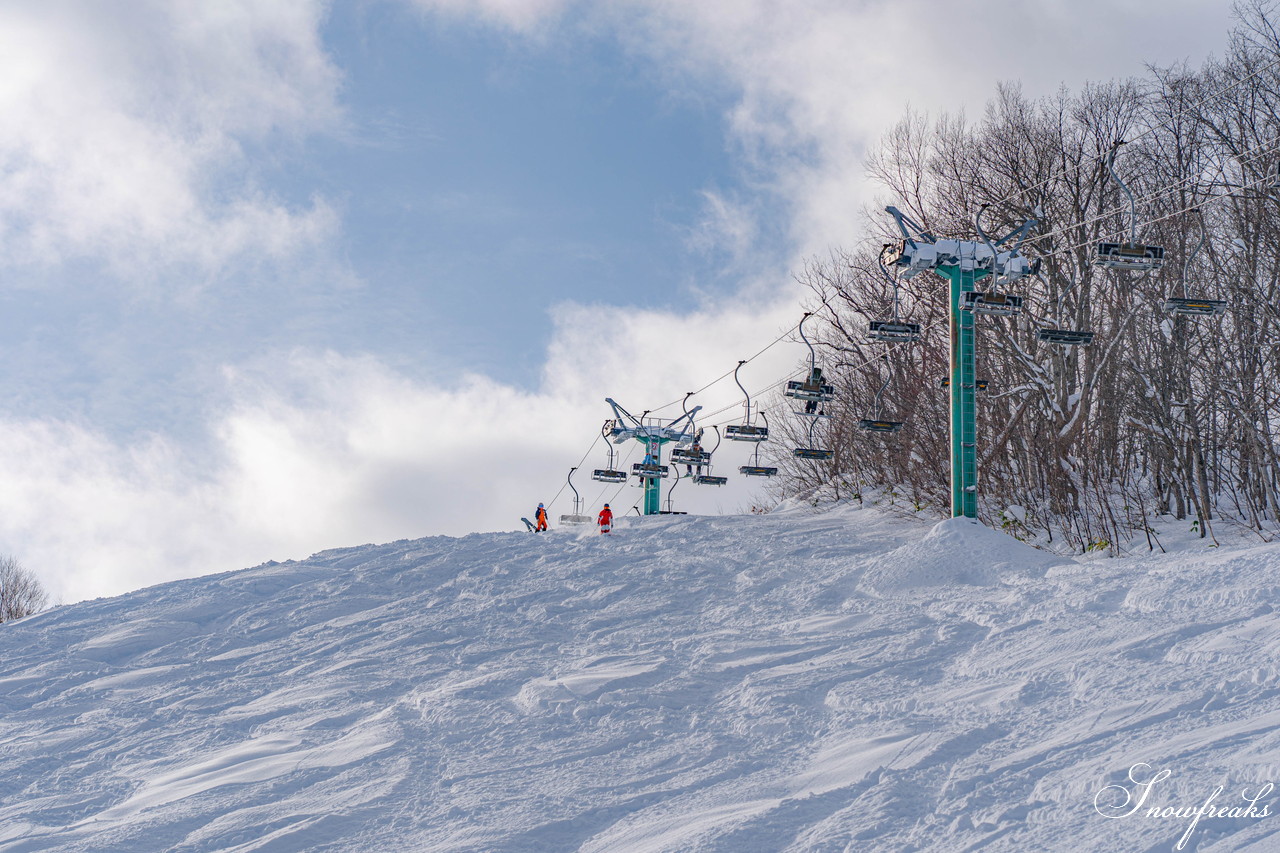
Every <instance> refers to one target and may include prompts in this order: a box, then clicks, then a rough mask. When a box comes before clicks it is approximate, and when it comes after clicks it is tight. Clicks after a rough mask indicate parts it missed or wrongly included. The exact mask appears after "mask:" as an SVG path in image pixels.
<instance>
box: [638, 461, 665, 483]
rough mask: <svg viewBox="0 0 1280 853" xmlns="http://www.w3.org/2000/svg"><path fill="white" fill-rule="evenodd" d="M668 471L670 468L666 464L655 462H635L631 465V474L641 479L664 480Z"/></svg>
mask: <svg viewBox="0 0 1280 853" xmlns="http://www.w3.org/2000/svg"><path fill="white" fill-rule="evenodd" d="M670 473H671V469H670V468H669V467H668V466H666V465H659V464H657V463H655V462H635V463H632V465H631V474H632V476H635V477H639V478H640V479H642V480H664V479H666V478H667V476H668V475H669V474H670Z"/></svg>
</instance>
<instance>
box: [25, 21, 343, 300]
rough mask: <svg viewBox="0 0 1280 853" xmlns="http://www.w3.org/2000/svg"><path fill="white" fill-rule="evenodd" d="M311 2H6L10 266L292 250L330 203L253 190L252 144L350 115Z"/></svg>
mask: <svg viewBox="0 0 1280 853" xmlns="http://www.w3.org/2000/svg"><path fill="white" fill-rule="evenodd" d="M323 11H324V4H323V3H320V2H318V0H317V2H309V0H289V1H288V2H286V0H224V2H218V3H206V2H199V0H182V2H172V1H171V0H139V2H134V3H128V4H103V3H95V2H92V0H80V2H65V3H45V4H38V3H25V4H12V3H11V4H5V5H4V6H3V7H0V112H2V113H3V114H4V116H5V121H4V122H3V124H0V241H2V243H3V245H4V246H5V247H6V253H7V255H8V260H9V261H10V262H13V261H17V262H26V263H35V264H40V265H57V264H60V263H63V262H66V261H69V260H82V259H88V260H91V261H94V262H104V263H106V264H108V265H110V266H112V267H113V268H115V269H116V271H117V272H119V273H121V274H122V275H127V276H138V275H143V274H145V275H147V276H154V275H156V274H157V273H158V272H160V271H161V270H162V269H164V268H165V267H167V266H168V265H170V264H195V265H197V266H198V267H199V268H201V269H203V270H205V271H216V270H217V269H218V268H219V267H220V266H221V265H223V264H225V263H227V262H228V261H231V260H234V259H236V258H238V257H239V256H242V255H246V254H252V255H254V256H256V257H258V258H262V257H266V258H281V257H287V256H288V255H289V254H292V253H294V252H296V251H298V250H299V249H300V248H301V247H303V246H310V245H314V244H315V243H316V242H317V241H319V240H320V239H321V238H322V237H323V236H325V235H327V234H329V233H331V232H332V230H333V228H334V226H335V215H334V212H333V211H332V209H331V208H330V207H329V206H328V205H327V204H325V203H324V202H323V201H321V200H316V199H312V200H309V201H307V202H305V203H303V204H301V205H290V204H288V203H285V202H284V201H282V200H280V199H277V198H272V197H270V196H268V195H265V194H264V193H262V192H261V191H260V190H259V189H257V187H256V185H255V180H254V178H253V176H252V174H251V171H250V170H249V169H248V158H247V157H246V155H245V153H244V150H243V146H245V145H254V144H259V143H261V142H263V141H264V140H267V139H269V138H275V137H281V138H288V137H295V138H296V137H299V136H300V135H302V134H306V133H308V132H313V131H315V130H318V129H323V128H326V127H331V126H333V125H335V123H336V122H338V121H339V120H340V112H339V109H338V107H337V102H336V92H337V86H338V82H339V78H338V74H337V71H336V70H335V69H334V67H333V66H332V64H331V63H330V62H329V60H328V58H327V56H326V55H325V53H324V50H323V48H322V46H321V44H320V42H319V36H318V32H319V23H320V19H321V15H322V13H323Z"/></svg>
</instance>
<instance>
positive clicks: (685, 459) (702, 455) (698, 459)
mask: <svg viewBox="0 0 1280 853" xmlns="http://www.w3.org/2000/svg"><path fill="white" fill-rule="evenodd" d="M693 394H694V392H693V391H690V392H688V393H686V394H685V395H684V399H683V400H681V401H680V406H681V407H682V408H683V409H684V413H685V415H686V416H687V415H689V414H690V412H689V406H688V401H689V398H690V397H692V396H693ZM689 429H690V431H691V434H692V436H693V439H692V444H691V445H690V446H688V447H676V448H674V449H673V450H672V451H671V463H672V464H673V465H676V466H679V465H697V466H698V467H699V468H702V466H704V465H710V464H711V454H710V453H707V452H706V451H705V450H703V449H702V447H701V445H699V443H698V441H699V437H700V436H701V431H700V430H698V429H697V428H696V427H695V426H694V424H693V419H692V417H690V419H689ZM717 443H718V442H717ZM679 475H680V471H679V468H677V470H676V476H677V477H678V476H679Z"/></svg>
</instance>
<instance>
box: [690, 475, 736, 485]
mask: <svg viewBox="0 0 1280 853" xmlns="http://www.w3.org/2000/svg"><path fill="white" fill-rule="evenodd" d="M693 482H694V485H696V486H723V485H725V484H726V483H728V482H729V478H728V477H715V476H712V475H711V474H699V475H697V476H696V477H694V478H693Z"/></svg>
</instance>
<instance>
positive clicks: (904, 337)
mask: <svg viewBox="0 0 1280 853" xmlns="http://www.w3.org/2000/svg"><path fill="white" fill-rule="evenodd" d="M867 337H869V338H871V339H872V340H873V341H884V342H885V343H891V344H907V343H911V342H912V341H918V340H920V324H919V323H895V322H893V321H891V320H872V321H871V331H870V333H869V334H868V335H867Z"/></svg>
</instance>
